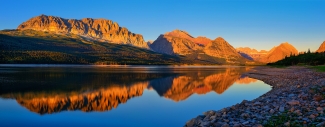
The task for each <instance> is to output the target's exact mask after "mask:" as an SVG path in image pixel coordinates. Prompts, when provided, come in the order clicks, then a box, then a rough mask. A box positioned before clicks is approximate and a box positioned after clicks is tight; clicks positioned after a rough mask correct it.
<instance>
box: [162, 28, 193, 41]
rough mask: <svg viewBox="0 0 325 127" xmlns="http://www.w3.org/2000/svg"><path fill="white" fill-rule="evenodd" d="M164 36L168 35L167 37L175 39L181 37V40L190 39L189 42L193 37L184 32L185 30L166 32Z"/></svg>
mask: <svg viewBox="0 0 325 127" xmlns="http://www.w3.org/2000/svg"><path fill="white" fill-rule="evenodd" d="M164 35H167V36H173V37H179V38H184V39H189V40H192V39H193V37H192V36H191V35H190V34H189V33H188V32H186V31H183V30H178V29H176V30H173V31H171V32H166V33H165V34H164Z"/></svg>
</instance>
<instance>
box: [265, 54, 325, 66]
mask: <svg viewBox="0 0 325 127" xmlns="http://www.w3.org/2000/svg"><path fill="white" fill-rule="evenodd" d="M324 64H325V52H322V53H318V52H316V53H310V52H307V53H304V54H299V55H297V56H295V55H291V56H290V57H285V58H284V59H282V60H279V61H277V62H274V63H268V64H267V65H271V66H291V65H312V66H316V65H324Z"/></svg>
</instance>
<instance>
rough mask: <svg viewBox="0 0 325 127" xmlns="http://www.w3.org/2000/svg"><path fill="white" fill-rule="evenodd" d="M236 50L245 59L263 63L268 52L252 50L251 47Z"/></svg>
mask: <svg viewBox="0 0 325 127" xmlns="http://www.w3.org/2000/svg"><path fill="white" fill-rule="evenodd" d="M236 50H237V51H238V52H239V53H240V54H241V55H242V56H243V57H245V58H247V59H250V60H254V61H261V59H262V58H264V57H266V55H267V53H268V51H266V50H261V51H257V50H256V49H253V48H252V49H251V48H249V47H239V48H236Z"/></svg>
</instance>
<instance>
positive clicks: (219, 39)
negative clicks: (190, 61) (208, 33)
mask: <svg viewBox="0 0 325 127" xmlns="http://www.w3.org/2000/svg"><path fill="white" fill-rule="evenodd" d="M214 41H226V40H225V39H223V38H222V37H217V38H216V39H214Z"/></svg>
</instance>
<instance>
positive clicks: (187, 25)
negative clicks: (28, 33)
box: [0, 0, 325, 51]
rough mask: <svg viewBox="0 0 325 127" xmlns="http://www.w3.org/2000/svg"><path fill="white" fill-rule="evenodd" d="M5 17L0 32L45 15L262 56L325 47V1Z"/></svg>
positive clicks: (50, 11)
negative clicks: (185, 35)
mask: <svg viewBox="0 0 325 127" xmlns="http://www.w3.org/2000/svg"><path fill="white" fill-rule="evenodd" d="M0 12H1V13H0V30H1V29H13V28H16V27H17V26H18V25H19V24H20V23H22V22H24V21H26V20H28V19H30V18H31V17H35V16H38V15H41V14H45V15H53V16H60V17H63V18H73V19H82V18H87V17H89V18H105V19H110V20H113V21H115V22H117V23H118V24H119V25H120V26H123V27H127V28H128V29H129V30H130V31H131V32H134V33H139V34H142V35H143V36H144V38H145V40H155V39H156V38H157V37H158V36H159V35H160V34H163V33H165V32H169V31H172V30H174V29H181V30H185V31H187V32H189V33H190V34H191V35H192V36H194V37H196V36H206V37H208V38H210V39H215V38H216V37H219V36H221V37H223V38H224V39H226V40H227V41H228V42H229V43H230V44H231V45H233V46H234V47H245V46H247V47H251V48H255V49H258V50H261V49H266V50H269V49H271V48H272V47H273V46H276V45H279V44H280V43H282V42H289V43H291V44H293V45H294V46H295V47H296V48H297V49H298V50H299V51H306V50H308V48H310V49H311V51H314V50H317V49H318V47H319V46H320V44H321V43H322V42H323V41H325V0H55V1H54V0H52V1H50V0H0Z"/></svg>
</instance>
